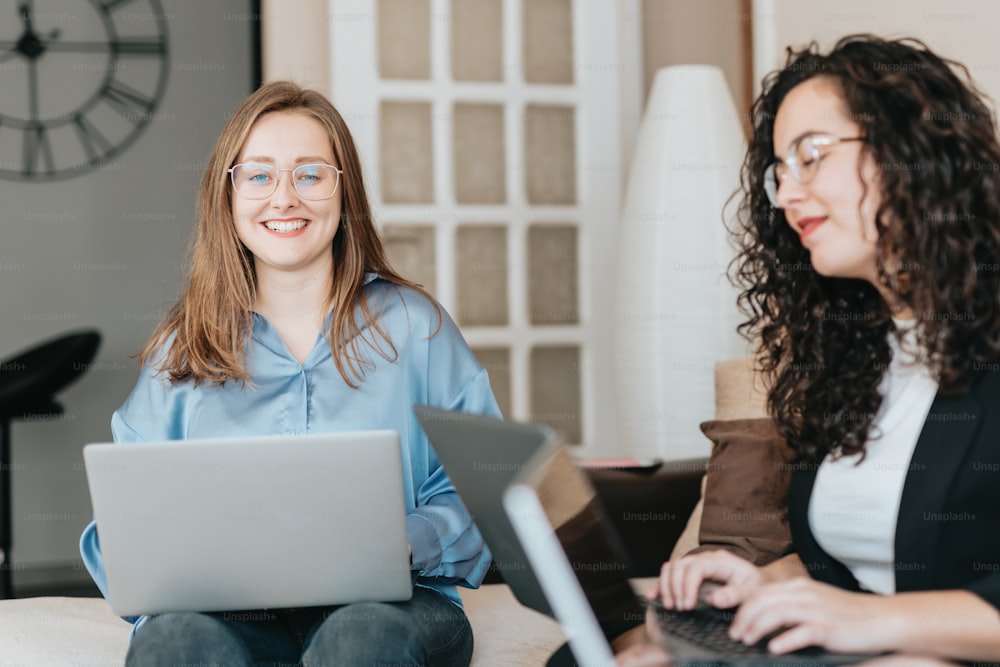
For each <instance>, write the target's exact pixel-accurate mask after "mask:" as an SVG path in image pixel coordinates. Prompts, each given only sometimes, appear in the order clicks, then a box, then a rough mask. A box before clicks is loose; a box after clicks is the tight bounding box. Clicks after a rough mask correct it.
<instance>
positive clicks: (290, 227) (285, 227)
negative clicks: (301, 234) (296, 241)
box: [264, 220, 306, 232]
mask: <svg viewBox="0 0 1000 667" xmlns="http://www.w3.org/2000/svg"><path fill="white" fill-rule="evenodd" d="M264 226H265V227H267V228H268V229H270V230H271V231H272V232H294V231H297V230H299V229H302V228H303V227H305V226H306V223H305V221H304V220H297V221H295V222H275V221H271V220H269V221H268V222H265V223H264Z"/></svg>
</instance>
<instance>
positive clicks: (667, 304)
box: [615, 65, 748, 459]
mask: <svg viewBox="0 0 1000 667" xmlns="http://www.w3.org/2000/svg"><path fill="white" fill-rule="evenodd" d="M745 150H746V140H745V137H744V134H743V130H742V127H741V123H740V116H739V114H738V113H737V111H736V107H735V105H734V104H733V99H732V96H731V95H730V92H729V88H728V86H727V85H726V81H725V77H724V76H723V73H722V71H721V70H720V69H719V68H717V67H712V66H707V65H684V66H675V67H666V68H663V69H661V70H659V71H658V72H657V74H656V78H655V80H654V82H653V87H652V89H651V91H650V94H649V100H648V102H647V104H646V109H645V112H644V114H643V117H642V121H641V124H640V127H639V133H638V137H637V142H636V147H635V153H634V156H633V159H632V164H631V168H630V171H629V179H628V187H627V189H626V195H625V202H624V206H623V209H622V216H621V220H620V227H619V234H618V238H619V248H618V285H617V313H616V321H615V380H616V389H617V396H618V409H619V423H620V424H621V436H622V450H623V451H625V452H628V453H630V454H632V455H634V456H641V457H650V456H655V457H662V458H666V459H681V458H688V457H694V456H704V455H707V453H708V451H709V443H708V441H707V440H706V439H705V438H704V436H703V435H702V434H701V432H700V431H699V429H698V424H699V422H701V421H703V420H706V419H711V418H712V416H713V413H714V385H713V366H714V364H715V362H716V361H718V360H720V359H726V358H731V357H741V356H746V354H747V352H748V347H747V345H746V342H745V341H744V340H743V339H742V338H741V337H740V336H739V335H738V334H737V333H736V325H737V324H738V322H739V316H738V311H737V309H736V291H735V290H734V289H733V288H732V287H731V286H730V284H729V282H728V280H727V279H726V278H725V275H724V274H725V272H726V269H727V266H728V264H729V261H730V260H731V259H732V257H733V255H734V252H733V250H732V248H731V246H730V244H729V240H728V236H727V232H726V229H725V226H724V222H723V220H724V216H726V215H731V212H732V210H733V209H734V208H735V207H734V203H733V202H729V204H728V205H727V201H728V200H729V198H730V195H732V194H733V192H735V191H736V190H737V188H738V187H739V170H740V164H741V162H742V160H743V155H744V152H745Z"/></svg>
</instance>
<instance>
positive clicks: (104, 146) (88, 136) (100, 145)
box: [73, 114, 114, 162]
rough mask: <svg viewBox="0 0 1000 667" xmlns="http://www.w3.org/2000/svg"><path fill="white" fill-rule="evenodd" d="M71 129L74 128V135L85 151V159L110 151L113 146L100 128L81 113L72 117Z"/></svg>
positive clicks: (93, 159)
mask: <svg viewBox="0 0 1000 667" xmlns="http://www.w3.org/2000/svg"><path fill="white" fill-rule="evenodd" d="M73 129H74V130H76V136H77V138H78V139H79V140H80V143H81V144H83V150H84V151H86V152H87V159H88V160H89V161H91V162H93V161H95V160H97V159H98V158H100V157H101V156H102V155H105V154H107V153H110V152H111V150H112V148H114V146H113V145H112V143H111V142H110V141H108V140H107V138H106V137H105V136H104V135H103V134H101V132H100V130H98V129H97V128H96V127H95V126H94V124H93V123H91V122H90V121H89V120H88V119H87V117H86V116H84V115H82V114H80V115H78V116H76V117H75V118H74V119H73Z"/></svg>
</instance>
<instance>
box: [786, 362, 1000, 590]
mask: <svg viewBox="0 0 1000 667" xmlns="http://www.w3.org/2000/svg"><path fill="white" fill-rule="evenodd" d="M817 467H818V466H817V465H809V466H799V467H798V469H796V470H795V472H793V474H792V481H791V487H790V491H789V499H788V505H789V524H790V527H791V532H792V543H793V549H794V551H795V552H796V553H798V554H799V557H800V558H801V559H802V561H803V563H805V565H806V567H807V568H808V569H809V572H810V574H811V575H812V577H813V578H814V579H818V580H820V581H824V582H826V583H829V584H833V585H835V586H839V587H841V588H845V589H848V590H859V586H858V582H857V580H856V579H855V578H854V576H853V575H852V574H851V573H850V571H849V570H848V569H847V568H846V567H845V566H844V565H843V564H841V563H840V562H839V561H837V560H835V559H834V558H832V557H831V556H830V555H829V554H827V553H826V552H825V551H823V549H822V548H821V547H820V546H819V545H818V544H817V543H816V540H815V539H814V538H813V534H812V532H811V531H810V529H809V522H808V510H809V499H810V497H811V495H812V489H813V484H814V483H815V481H816V469H817ZM895 552H896V590H897V591H898V592H904V591H932V590H948V589H965V590H969V591H971V592H973V593H975V594H977V595H979V596H980V597H982V598H983V599H984V600H986V601H987V602H989V603H990V604H992V605H993V606H994V607H997V608H998V609H1000V369H995V370H992V369H991V370H987V369H978V370H976V371H975V372H974V374H973V378H972V381H971V385H970V389H969V391H968V392H967V393H965V394H963V395H960V396H942V395H941V394H938V395H937V397H936V398H935V399H934V403H933V404H932V405H931V409H930V413H929V414H928V415H927V420H926V421H925V422H924V427H923V430H922V431H921V432H920V438H919V439H918V440H917V446H916V449H915V450H914V452H913V459H912V460H911V462H910V466H909V470H908V472H907V475H906V481H905V483H904V485H903V497H902V500H901V502H900V507H899V517H898V520H897V525H896V540H895Z"/></svg>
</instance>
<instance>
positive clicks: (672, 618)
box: [649, 602, 773, 656]
mask: <svg viewBox="0 0 1000 667" xmlns="http://www.w3.org/2000/svg"><path fill="white" fill-rule="evenodd" d="M649 604H650V605H651V606H652V607H653V608H654V609H656V618H657V620H658V621H659V626H660V631H661V632H663V633H665V634H669V635H673V636H675V637H680V638H681V639H684V640H685V641H687V642H690V643H692V644H697V645H699V646H702V647H704V648H706V649H710V650H712V651H714V652H718V653H721V654H725V655H746V656H754V655H760V656H766V655H770V654H769V653H768V650H767V642H768V640H770V639H771V636H773V635H769V636H767V637H765V638H763V639H762V640H760V641H759V642H757V643H756V644H751V645H749V646H748V645H746V644H744V643H743V642H738V641H735V640H733V639H730V638H729V635H728V634H727V633H728V631H729V624H730V623H732V621H733V616H735V611H733V610H723V609H713V608H711V607H705V608H697V609H692V610H690V611H676V610H673V609H664V608H663V607H662V606H661V605H659V604H657V603H656V602H650V603H649Z"/></svg>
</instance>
